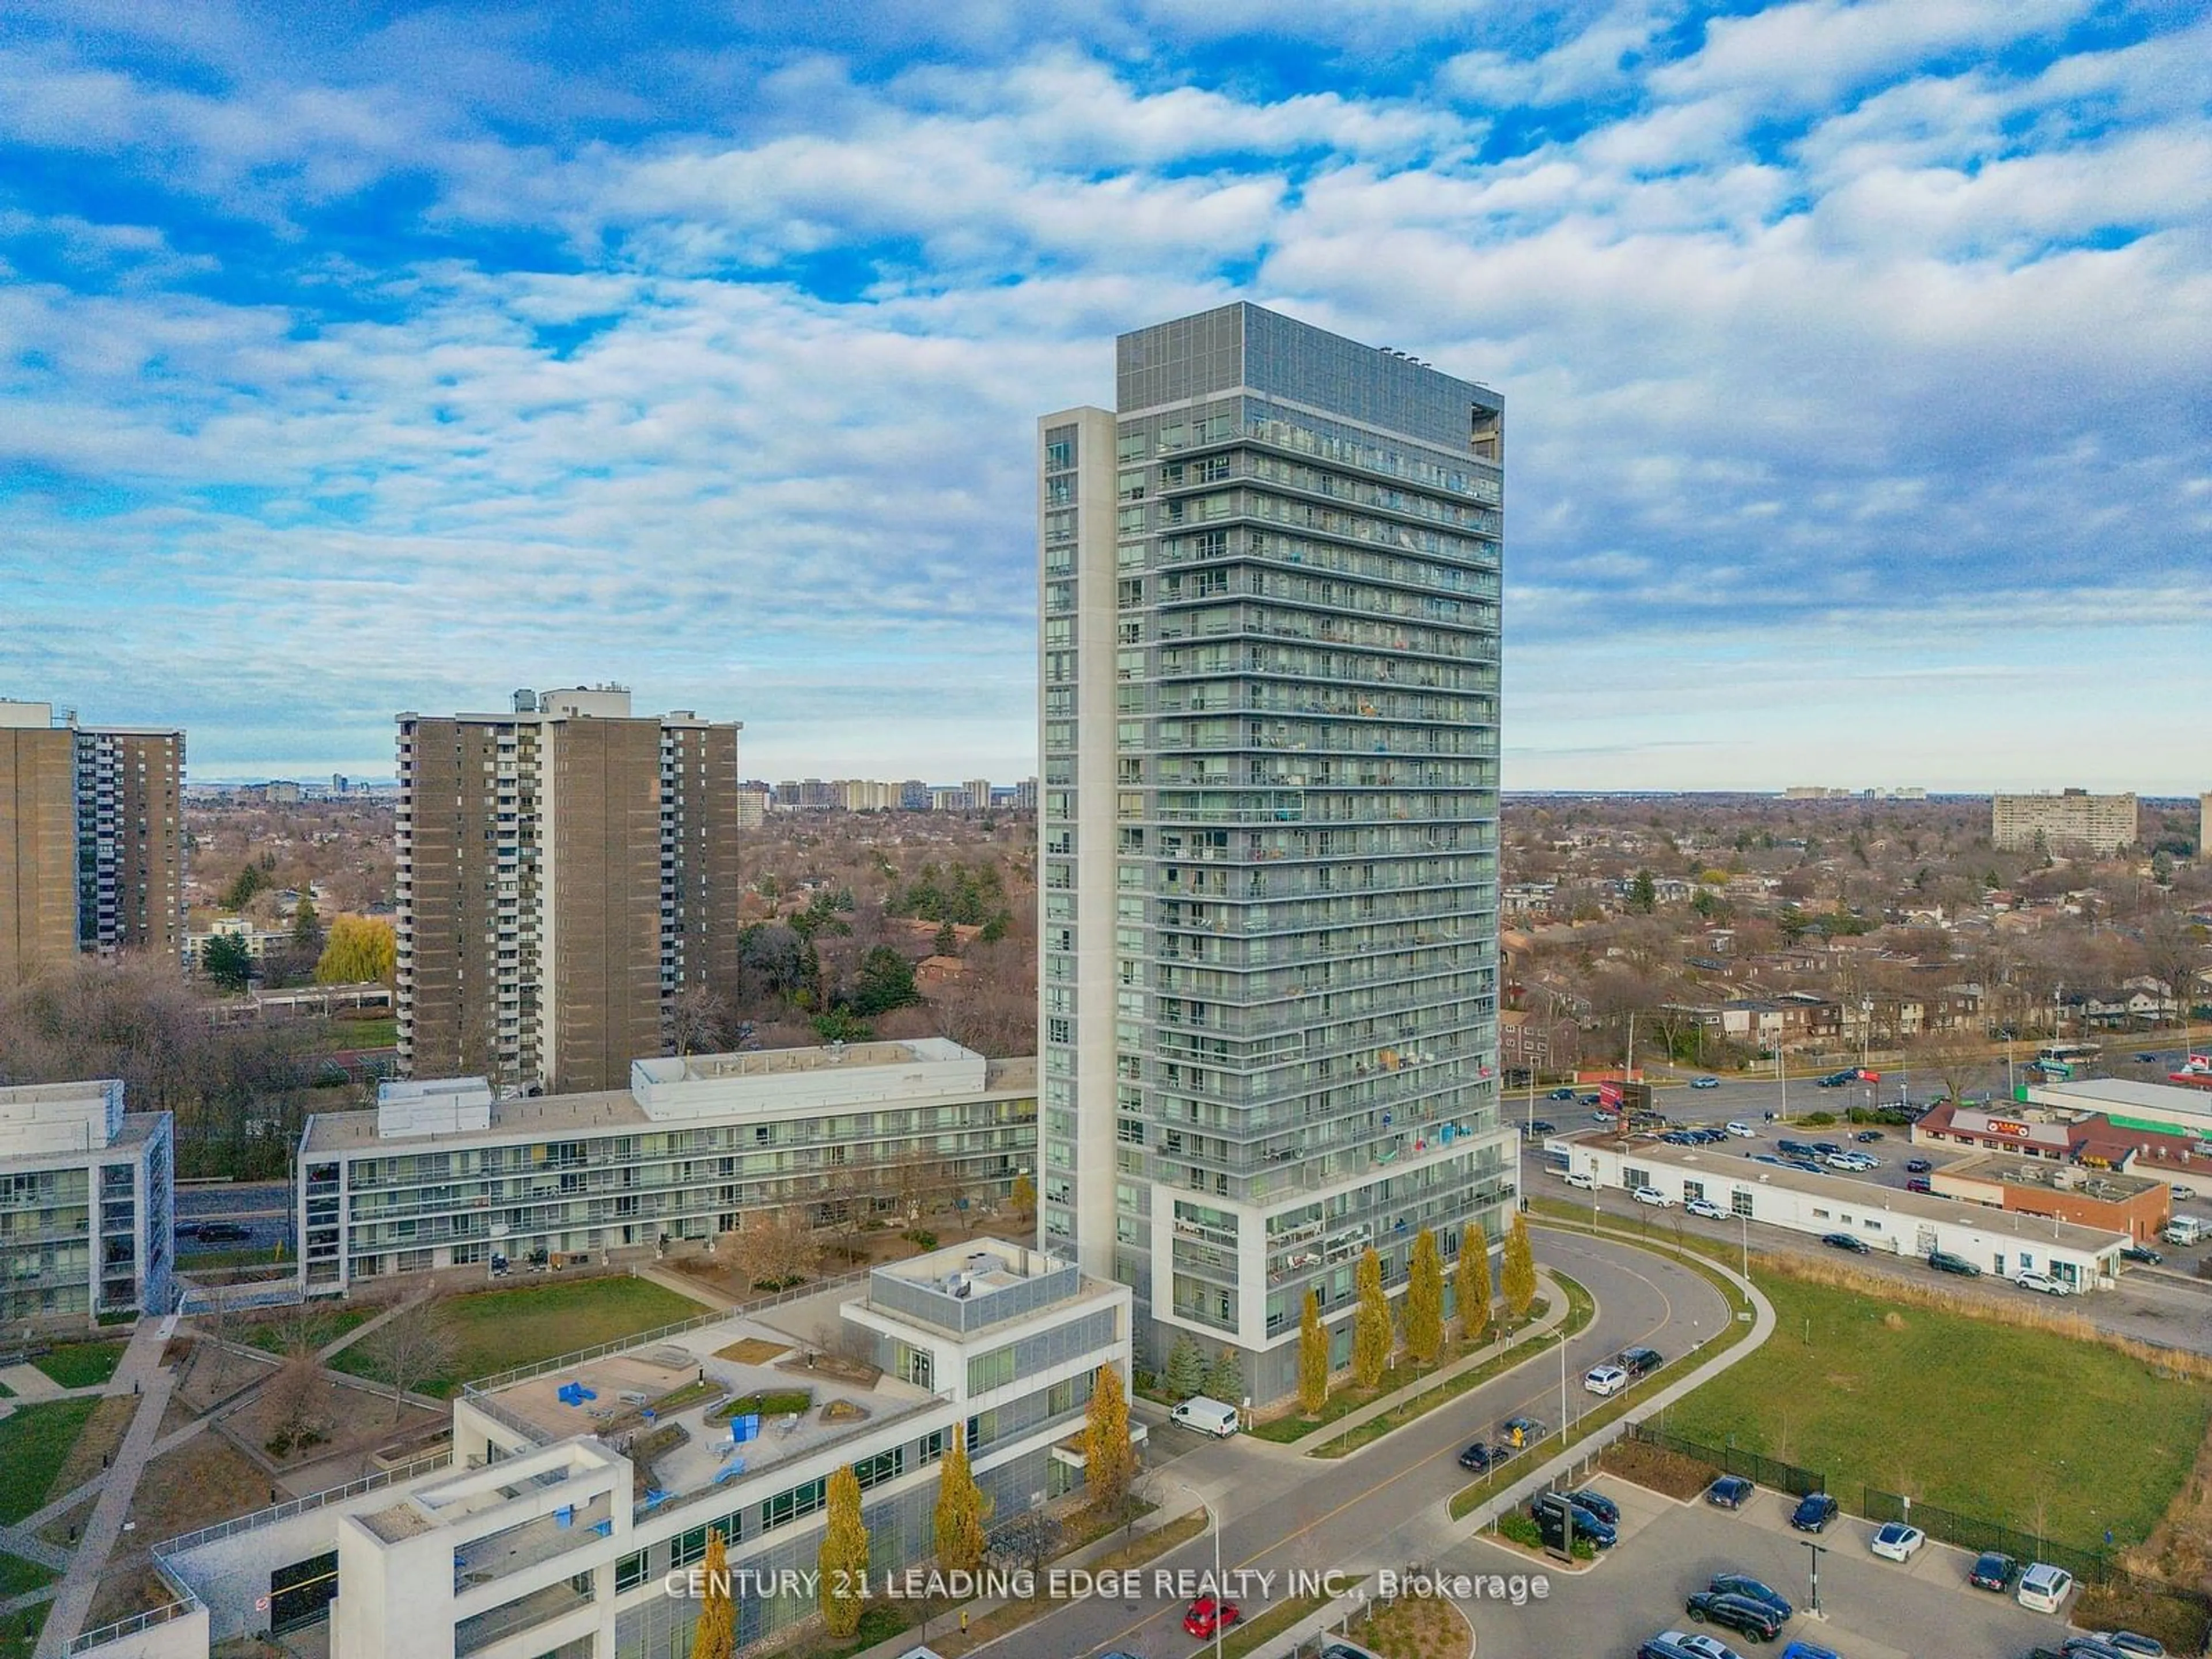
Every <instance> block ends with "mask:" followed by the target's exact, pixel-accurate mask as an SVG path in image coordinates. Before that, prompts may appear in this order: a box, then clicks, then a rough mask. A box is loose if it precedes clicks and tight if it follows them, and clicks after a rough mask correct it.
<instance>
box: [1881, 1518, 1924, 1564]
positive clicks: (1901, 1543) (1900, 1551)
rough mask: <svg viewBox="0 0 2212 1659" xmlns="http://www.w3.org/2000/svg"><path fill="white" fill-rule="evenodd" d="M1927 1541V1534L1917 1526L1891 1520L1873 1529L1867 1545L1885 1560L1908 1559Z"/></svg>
mask: <svg viewBox="0 0 2212 1659" xmlns="http://www.w3.org/2000/svg"><path fill="white" fill-rule="evenodd" d="M1927 1541H1928V1534H1925V1533H1923V1532H1922V1531H1921V1530H1920V1528H1917V1527H1908V1526H1906V1525H1905V1522H1902V1521H1891V1522H1887V1523H1885V1524H1884V1525H1883V1526H1881V1527H1880V1528H1877V1529H1876V1530H1875V1535H1874V1537H1873V1538H1872V1539H1870V1540H1869V1541H1868V1544H1867V1547H1868V1548H1869V1549H1871V1550H1872V1551H1873V1552H1874V1553H1875V1554H1876V1555H1879V1556H1880V1557H1881V1559H1883V1560H1885V1561H1910V1560H1911V1559H1912V1555H1913V1552H1914V1551H1916V1550H1917V1549H1918V1548H1919V1547H1921V1546H1922V1545H1923V1544H1924V1543H1926V1542H1927Z"/></svg>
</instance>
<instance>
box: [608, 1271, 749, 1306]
mask: <svg viewBox="0 0 2212 1659" xmlns="http://www.w3.org/2000/svg"><path fill="white" fill-rule="evenodd" d="M630 1271H631V1272H632V1273H635V1274H636V1275H637V1276H638V1277H639V1278H640V1279H651V1280H652V1281H653V1283H654V1284H656V1285H659V1286H660V1288H661V1289H662V1290H664V1291H675V1292H676V1294H677V1295H678V1296H688V1297H690V1298H691V1300H693V1301H694V1302H697V1303H702V1304H705V1305H706V1306H708V1307H709V1308H738V1307H742V1306H744V1304H743V1303H741V1302H739V1301H738V1299H737V1298H736V1297H733V1296H731V1295H730V1294H728V1293H727V1292H726V1291H718V1290H716V1289H715V1288H714V1286H713V1285H709V1284H708V1283H707V1282H706V1281H705V1280H703V1279H694V1278H692V1277H691V1276H690V1274H689V1273H676V1272H673V1271H671V1269H669V1268H666V1267H656V1266H654V1265H653V1264H652V1263H651V1262H647V1263H645V1264H643V1265H642V1266H640V1267H632V1268H631V1269H630Z"/></svg>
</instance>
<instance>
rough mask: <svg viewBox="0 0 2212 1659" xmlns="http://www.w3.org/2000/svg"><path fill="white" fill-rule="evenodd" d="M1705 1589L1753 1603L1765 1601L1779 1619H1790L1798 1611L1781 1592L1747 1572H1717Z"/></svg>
mask: <svg viewBox="0 0 2212 1659" xmlns="http://www.w3.org/2000/svg"><path fill="white" fill-rule="evenodd" d="M1705 1588H1706V1589H1709V1590H1711V1592H1712V1593H1713V1594H1714V1595H1741V1596H1743V1597H1745V1598H1746V1599H1747V1600H1749V1601H1764V1602H1765V1603H1766V1605H1767V1606H1768V1607H1771V1608H1773V1609H1774V1616H1775V1617H1776V1618H1778V1619H1788V1618H1789V1617H1790V1615H1791V1614H1792V1613H1796V1608H1795V1607H1791V1606H1790V1599H1789V1598H1788V1597H1787V1596H1785V1595H1783V1594H1782V1592H1781V1591H1779V1590H1778V1589H1774V1588H1773V1587H1772V1586H1771V1585H1769V1584H1766V1583H1763V1582H1762V1581H1760V1580H1759V1579H1757V1578H1753V1577H1752V1576H1751V1575H1750V1574H1749V1573H1747V1572H1717V1573H1715V1574H1714V1575H1713V1577H1712V1582H1711V1583H1708V1584H1707V1585H1706V1586H1705Z"/></svg>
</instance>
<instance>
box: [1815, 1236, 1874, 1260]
mask: <svg viewBox="0 0 2212 1659" xmlns="http://www.w3.org/2000/svg"><path fill="white" fill-rule="evenodd" d="M1820 1243H1823V1244H1825V1245H1826V1246H1827V1247H1828V1248H1829V1249H1832V1250H1849V1251H1850V1252H1851V1254H1852V1255H1865V1254H1866V1253H1867V1242H1866V1240H1864V1239H1863V1238H1861V1237H1859V1236H1858V1235H1857V1233H1822V1234H1821V1235H1820Z"/></svg>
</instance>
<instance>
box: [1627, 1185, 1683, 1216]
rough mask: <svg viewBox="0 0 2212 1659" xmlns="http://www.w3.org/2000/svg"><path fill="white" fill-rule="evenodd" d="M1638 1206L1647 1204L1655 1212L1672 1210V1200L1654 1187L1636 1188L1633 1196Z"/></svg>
mask: <svg viewBox="0 0 2212 1659" xmlns="http://www.w3.org/2000/svg"><path fill="white" fill-rule="evenodd" d="M1634 1197H1635V1199H1636V1201H1637V1202H1638V1204H1649V1205H1650V1206H1652V1208H1654V1209H1656V1210H1666V1209H1672V1208H1673V1207H1674V1200H1673V1199H1671V1198H1669V1197H1668V1196H1667V1194H1664V1193H1662V1192H1661V1191H1660V1190H1659V1189H1658V1188H1656V1187H1638V1188H1637V1189H1636V1192H1635V1194H1634Z"/></svg>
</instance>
